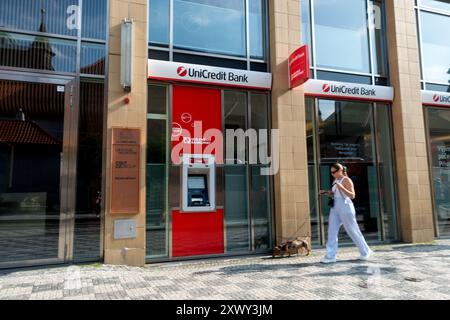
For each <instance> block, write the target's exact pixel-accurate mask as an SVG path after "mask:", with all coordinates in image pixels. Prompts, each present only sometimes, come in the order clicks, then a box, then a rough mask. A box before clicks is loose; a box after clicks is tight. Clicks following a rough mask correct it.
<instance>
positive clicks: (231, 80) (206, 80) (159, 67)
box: [148, 59, 272, 90]
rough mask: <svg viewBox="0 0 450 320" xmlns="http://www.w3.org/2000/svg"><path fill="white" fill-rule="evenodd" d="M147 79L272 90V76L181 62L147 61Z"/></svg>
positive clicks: (263, 73)
mask: <svg viewBox="0 0 450 320" xmlns="http://www.w3.org/2000/svg"><path fill="white" fill-rule="evenodd" d="M148 78H149V79H153V80H163V81H177V82H191V83H202V84H209V85H220V86H229V87H239V88H250V89H259V90H271V89H272V74H271V73H265V72H255V71H247V70H239V69H228V68H218V67H211V66H203V65H196V64H189V63H182V62H169V61H161V60H152V59H149V60H148Z"/></svg>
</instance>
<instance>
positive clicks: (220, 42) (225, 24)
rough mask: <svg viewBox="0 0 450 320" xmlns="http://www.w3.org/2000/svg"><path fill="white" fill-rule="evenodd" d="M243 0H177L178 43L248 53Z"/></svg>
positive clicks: (175, 7)
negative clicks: (246, 51)
mask: <svg viewBox="0 0 450 320" xmlns="http://www.w3.org/2000/svg"><path fill="white" fill-rule="evenodd" d="M244 9H245V8H244V1H241V0H226V1H225V0H174V21H173V24H174V27H173V28H174V46H176V47H178V48H183V49H188V50H198V51H204V52H210V53H222V54H229V55H236V56H245V50H246V46H245V10H244Z"/></svg>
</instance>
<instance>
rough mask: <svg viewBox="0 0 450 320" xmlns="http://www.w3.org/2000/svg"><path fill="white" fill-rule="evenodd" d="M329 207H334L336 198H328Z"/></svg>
mask: <svg viewBox="0 0 450 320" xmlns="http://www.w3.org/2000/svg"><path fill="white" fill-rule="evenodd" d="M328 206H329V207H330V208H333V207H334V198H331V197H329V198H328Z"/></svg>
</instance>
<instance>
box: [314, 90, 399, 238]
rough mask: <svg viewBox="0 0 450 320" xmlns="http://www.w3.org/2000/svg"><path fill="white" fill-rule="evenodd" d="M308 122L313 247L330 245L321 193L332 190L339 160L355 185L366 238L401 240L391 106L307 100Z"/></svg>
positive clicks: (327, 208)
mask: <svg viewBox="0 0 450 320" xmlns="http://www.w3.org/2000/svg"><path fill="white" fill-rule="evenodd" d="M306 119H307V122H306V135H307V148H308V170H309V181H310V184H309V188H310V212H311V221H312V226H311V227H312V238H313V243H316V244H325V241H326V239H325V234H326V230H327V225H328V215H329V211H330V208H329V207H328V200H327V198H326V197H320V198H319V196H318V191H319V190H320V189H322V190H329V189H330V188H331V184H332V177H331V176H330V174H329V172H330V166H331V165H332V164H333V163H336V162H339V163H341V164H343V165H345V166H346V167H347V168H348V172H349V177H350V178H351V179H352V180H353V182H354V185H355V190H356V195H357V196H356V198H355V200H354V204H355V209H356V218H357V221H358V224H359V226H360V228H361V231H362V232H363V234H364V236H365V237H366V239H368V240H372V241H385V240H396V239H397V221H396V216H397V215H396V197H395V188H394V172H393V168H394V165H393V158H392V157H393V150H392V141H391V139H392V134H391V129H390V128H391V126H390V123H391V120H390V106H389V105H385V104H379V103H377V104H374V103H367V102H350V101H337V100H325V99H312V98H307V105H306ZM345 239H346V236H345ZM346 240H348V239H346Z"/></svg>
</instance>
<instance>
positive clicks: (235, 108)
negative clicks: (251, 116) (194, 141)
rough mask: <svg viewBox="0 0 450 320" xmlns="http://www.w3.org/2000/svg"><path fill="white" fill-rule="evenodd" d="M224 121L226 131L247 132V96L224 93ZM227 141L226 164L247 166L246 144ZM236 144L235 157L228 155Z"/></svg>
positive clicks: (232, 92)
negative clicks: (239, 130)
mask: <svg viewBox="0 0 450 320" xmlns="http://www.w3.org/2000/svg"><path fill="white" fill-rule="evenodd" d="M224 112H225V114H224V119H225V130H237V129H242V130H244V131H246V130H247V94H246V93H245V92H239V91H224ZM225 134H226V131H225ZM225 140H226V141H225V142H226V146H225V155H226V157H225V162H226V163H235V164H245V161H246V142H245V141H239V139H237V138H235V139H234V141H233V142H232V141H228V140H227V139H225ZM231 143H233V144H234V155H233V156H231V155H228V151H229V150H228V149H229V148H231V145H230V144H231Z"/></svg>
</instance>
